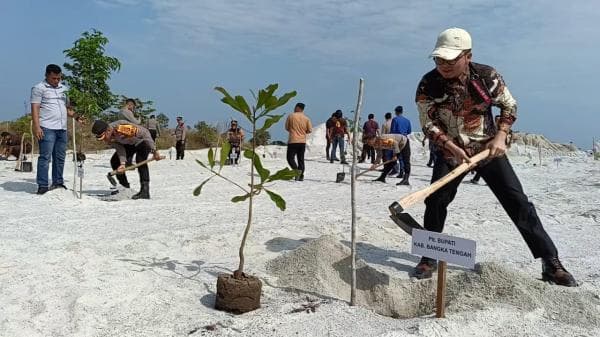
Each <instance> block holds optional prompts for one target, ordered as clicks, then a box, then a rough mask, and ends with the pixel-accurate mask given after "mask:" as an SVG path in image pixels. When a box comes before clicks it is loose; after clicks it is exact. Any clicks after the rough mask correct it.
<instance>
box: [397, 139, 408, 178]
mask: <svg viewBox="0 0 600 337" xmlns="http://www.w3.org/2000/svg"><path fill="white" fill-rule="evenodd" d="M398 159H399V160H401V161H402V164H403V165H404V166H401V167H402V168H403V170H404V174H405V175H406V176H409V175H410V141H409V140H408V138H407V139H406V145H405V146H404V148H403V149H402V151H400V156H398Z"/></svg>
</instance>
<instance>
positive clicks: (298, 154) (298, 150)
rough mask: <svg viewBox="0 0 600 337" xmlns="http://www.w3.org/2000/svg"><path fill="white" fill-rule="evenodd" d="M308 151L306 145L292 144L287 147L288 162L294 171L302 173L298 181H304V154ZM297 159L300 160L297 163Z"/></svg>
mask: <svg viewBox="0 0 600 337" xmlns="http://www.w3.org/2000/svg"><path fill="white" fill-rule="evenodd" d="M305 151H306V144H305V143H292V144H288V146H287V162H288V165H290V167H291V168H292V170H298V171H300V176H299V177H298V178H297V180H304V152H305ZM296 159H297V160H298V161H297V162H296Z"/></svg>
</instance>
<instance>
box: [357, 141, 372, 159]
mask: <svg viewBox="0 0 600 337" xmlns="http://www.w3.org/2000/svg"><path fill="white" fill-rule="evenodd" d="M367 157H368V158H370V159H371V164H374V163H375V148H374V147H372V146H369V144H367V143H366V142H364V143H363V150H362V154H361V156H360V161H361V162H364V161H365V159H366V158H367Z"/></svg>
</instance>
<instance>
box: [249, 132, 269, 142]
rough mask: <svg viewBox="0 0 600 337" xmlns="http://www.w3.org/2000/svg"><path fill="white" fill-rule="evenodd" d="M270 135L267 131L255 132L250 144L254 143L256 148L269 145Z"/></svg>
mask: <svg viewBox="0 0 600 337" xmlns="http://www.w3.org/2000/svg"><path fill="white" fill-rule="evenodd" d="M270 141H271V134H270V133H269V131H267V130H262V129H259V130H256V137H254V138H252V139H250V143H255V144H256V146H264V145H269V142H270Z"/></svg>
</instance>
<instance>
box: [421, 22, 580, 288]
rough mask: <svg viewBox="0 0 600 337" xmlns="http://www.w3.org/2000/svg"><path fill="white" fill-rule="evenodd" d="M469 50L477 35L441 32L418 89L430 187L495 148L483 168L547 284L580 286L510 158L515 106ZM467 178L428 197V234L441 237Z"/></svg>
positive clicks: (424, 265) (426, 263) (428, 266)
mask: <svg viewBox="0 0 600 337" xmlns="http://www.w3.org/2000/svg"><path fill="white" fill-rule="evenodd" d="M471 49H472V43H471V36H470V35H469V33H468V32H467V31H465V30H464V29H461V28H450V29H447V30H445V31H443V32H442V33H441V34H440V35H439V36H438V39H437V43H436V45H435V49H434V50H433V52H432V53H431V57H432V58H433V61H434V62H435V69H433V70H431V71H430V72H428V73H427V74H425V75H424V76H423V78H422V79H421V82H420V83H419V86H418V87H417V93H416V99H415V100H416V103H417V108H418V110H419V119H420V122H421V127H422V128H423V132H424V133H425V135H426V136H427V137H428V138H429V140H430V141H431V142H433V143H434V144H435V147H436V148H437V151H438V156H437V157H436V160H435V163H434V167H433V173H432V177H431V182H434V181H436V180H438V179H440V178H441V177H443V176H445V175H446V174H447V173H448V172H450V171H451V170H452V169H453V168H454V167H456V165H458V164H460V163H461V162H464V161H469V157H470V156H472V155H474V154H476V153H478V152H481V151H482V150H484V149H489V150H490V157H489V158H488V159H487V160H486V161H485V162H484V163H481V164H480V165H479V166H478V168H477V171H478V173H480V174H481V177H482V178H483V179H484V180H485V182H486V183H487V185H488V186H489V188H490V189H491V190H492V192H493V193H494V195H495V196H496V197H497V198H498V201H499V202H500V204H501V205H502V207H503V208H504V209H505V211H506V212H507V213H508V216H509V217H510V218H511V220H512V221H513V222H514V224H515V225H516V226H517V229H518V230H519V232H520V233H521V236H522V237H523V239H524V240H525V242H526V243H527V245H528V247H529V249H530V250H531V252H532V254H533V256H534V257H535V258H541V259H542V277H543V279H544V280H546V281H548V282H551V283H556V284H559V285H563V286H570V287H572V286H576V285H577V282H576V281H575V278H573V276H572V275H571V274H570V273H569V272H568V271H567V270H566V269H565V268H564V267H563V266H562V264H561V262H560V260H559V259H558V251H557V249H556V247H555V246H554V243H553V242H552V239H551V238H550V236H549V235H548V233H546V231H545V230H544V227H543V226H542V223H541V221H540V219H539V217H538V215H537V213H536V210H535V207H534V205H533V204H532V203H531V202H529V200H528V199H527V196H526V195H525V193H524V192H523V188H522V186H521V183H520V181H519V178H518V177H517V175H516V174H515V172H514V170H513V168H512V166H511V165H510V162H509V161H508V158H507V157H506V155H505V153H506V149H507V146H508V144H509V139H510V137H509V135H510V134H511V130H510V129H511V126H512V124H513V123H514V122H515V120H516V118H517V103H516V101H515V99H514V98H513V97H512V95H511V94H510V92H509V90H508V88H507V86H506V84H505V83H504V80H503V79H502V76H500V74H498V73H497V72H496V70H495V69H494V68H492V67H490V66H487V65H484V64H478V63H474V62H471V58H472V53H471ZM492 107H497V108H498V109H499V110H500V115H499V116H498V118H497V120H496V121H495V120H494V116H493V115H492ZM466 174H467V173H464V174H462V175H461V176H459V177H457V178H456V179H454V180H453V181H451V182H450V183H448V184H447V185H445V186H444V187H442V188H440V189H439V190H438V191H436V192H435V193H433V194H431V195H430V196H429V197H427V199H425V216H424V218H423V221H424V224H425V228H426V229H427V230H430V231H434V232H442V230H443V229H444V223H445V221H446V215H447V207H448V205H449V204H450V203H451V202H452V200H453V199H454V197H455V195H456V192H457V189H458V186H459V184H460V182H461V181H462V179H463V178H464V177H465V175H466ZM474 202H477V201H474ZM436 267H437V261H435V260H432V259H430V258H427V257H423V258H422V259H421V261H420V262H419V263H418V264H417V266H416V267H415V270H414V276H416V277H417V278H429V277H431V275H432V272H433V271H434V270H435V269H436Z"/></svg>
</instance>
